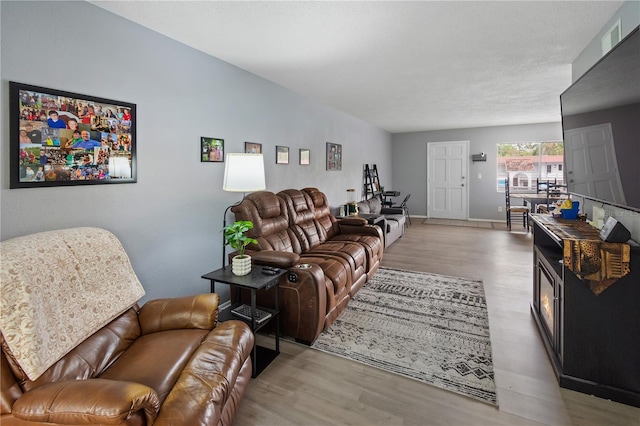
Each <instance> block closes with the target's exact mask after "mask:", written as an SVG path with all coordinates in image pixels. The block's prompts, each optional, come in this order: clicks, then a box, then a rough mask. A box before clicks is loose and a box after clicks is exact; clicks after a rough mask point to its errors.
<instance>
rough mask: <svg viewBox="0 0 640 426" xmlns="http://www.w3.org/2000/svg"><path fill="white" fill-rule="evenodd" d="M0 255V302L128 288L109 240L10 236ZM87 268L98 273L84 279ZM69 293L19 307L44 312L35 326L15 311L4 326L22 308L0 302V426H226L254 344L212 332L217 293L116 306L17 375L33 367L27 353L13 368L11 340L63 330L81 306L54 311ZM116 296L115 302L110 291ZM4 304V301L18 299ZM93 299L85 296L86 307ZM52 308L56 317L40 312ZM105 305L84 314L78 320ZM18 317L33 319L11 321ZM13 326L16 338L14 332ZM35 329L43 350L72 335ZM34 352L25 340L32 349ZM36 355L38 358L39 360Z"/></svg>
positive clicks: (84, 232) (242, 336) (127, 268)
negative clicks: (56, 355)
mask: <svg viewBox="0 0 640 426" xmlns="http://www.w3.org/2000/svg"><path fill="white" fill-rule="evenodd" d="M1 251H2V265H1V270H2V292H3V299H5V298H6V299H10V297H13V296H11V291H12V290H15V289H18V288H19V287H20V286H27V287H29V288H31V289H32V290H33V291H35V292H48V291H56V290H57V289H58V288H61V287H64V286H67V285H70V286H75V284H80V287H82V288H87V290H86V292H91V291H93V290H96V291H97V292H98V293H97V294H98V296H102V293H108V290H109V288H114V287H118V286H119V285H120V284H121V282H122V281H123V277H127V276H129V278H130V279H131V282H132V283H133V284H137V285H139V282H138V281H137V278H136V277H135V274H134V273H133V269H132V268H131V265H130V263H129V259H128V257H127V256H126V253H125V252H124V249H123V248H122V246H121V245H120V244H119V242H118V240H117V239H116V238H115V236H113V234H111V233H107V231H104V230H101V229H98V228H71V229H69V230H61V231H52V232H47V233H40V234H34V235H30V236H26V237H19V238H15V239H13V240H7V241H3V242H2V250H1ZM98 270H102V271H103V273H104V274H103V275H101V276H96V275H98V274H97V273H96V271H98ZM118 274H120V275H118ZM131 274H133V275H131ZM113 276H118V280H117V282H113V281H110V278H111V277H113ZM125 279H126V278H125ZM84 280H86V281H93V282H95V284H96V285H95V286H93V288H91V289H90V288H88V287H90V286H88V285H84V283H82V281H84ZM73 288H76V287H73ZM140 289H141V286H140ZM141 291H142V294H144V292H143V290H141ZM81 292H82V293H83V294H79V295H78V294H73V293H69V292H66V293H65V294H64V295H60V296H61V297H60V300H50V299H51V298H48V297H42V298H41V297H38V294H33V297H29V298H28V300H27V301H26V302H25V303H26V305H29V304H33V305H35V304H37V303H40V305H45V306H44V308H43V310H44V312H46V314H45V315H43V316H42V317H41V318H40V319H38V318H36V317H37V316H38V315H39V312H40V313H41V312H43V310H40V311H39V312H38V311H37V310H33V309H26V310H25V311H24V315H22V314H20V315H17V316H15V315H14V317H16V318H14V320H11V318H10V317H11V316H12V315H11V314H12V311H18V310H19V309H22V307H18V306H15V307H12V306H7V305H6V304H5V303H4V302H5V301H4V300H3V305H2V309H3V310H2V316H3V319H2V335H1V336H0V339H1V344H2V356H1V363H2V365H1V369H2V372H1V384H0V385H1V400H0V409H1V416H0V424H2V425H3V426H9V425H18V426H26V425H45V424H46V425H63V424H65V425H66V424H74V425H81V424H110V425H117V424H126V425H152V424H154V425H181V426H184V425H205V424H206V425H230V424H232V422H233V417H234V415H235V413H236V411H237V409H238V405H239V403H240V400H241V398H242V396H243V394H244V391H245V389H246V387H247V385H248V383H249V382H250V380H251V357H250V353H251V349H252V347H253V341H254V336H253V334H252V333H251V331H250V329H249V327H248V326H247V325H246V324H244V323H243V322H240V321H227V322H224V323H218V322H217V319H218V303H219V296H218V295H217V294H211V293H209V294H201V295H195V296H187V297H181V298H174V299H158V300H152V301H149V302H147V303H145V304H144V305H143V306H142V307H139V306H138V305H137V304H134V305H133V307H130V308H126V307H125V308H124V310H122V309H121V310H120V312H122V311H124V313H120V314H117V315H116V317H115V319H113V320H110V321H108V323H106V325H104V326H101V327H99V328H98V330H97V331H95V332H94V333H93V334H91V335H90V336H89V337H88V338H86V339H84V340H82V341H81V342H80V343H79V344H77V345H76V346H75V347H73V348H72V350H71V351H70V352H68V353H66V355H64V356H62V358H60V359H59V360H57V361H56V362H54V363H53V364H52V365H51V366H50V367H48V368H46V365H49V364H46V365H45V366H44V367H42V369H43V370H44V369H45V368H46V370H45V371H44V372H42V373H41V374H39V375H38V377H33V378H32V379H30V378H29V376H28V374H27V373H26V372H25V371H29V370H27V369H26V367H25V368H23V367H22V366H25V365H27V364H28V365H29V367H32V365H31V364H30V361H33V359H29V354H27V358H26V359H25V360H23V361H22V363H20V364H19V362H18V359H19V358H20V357H19V356H17V355H19V353H20V352H19V351H18V349H16V348H19V347H21V346H24V345H25V341H28V336H26V337H25V338H23V341H20V339H19V335H20V333H23V334H30V333H31V332H32V331H33V330H31V329H30V328H29V326H30V325H32V324H30V321H31V320H32V319H33V320H34V321H35V322H42V321H44V322H45V323H46V321H49V320H50V321H53V320H55V319H60V318H63V320H62V321H66V322H67V323H72V321H73V317H75V316H79V315H81V314H82V312H80V311H81V310H84V309H83V308H84V307H85V306H86V305H84V303H82V304H81V305H82V306H80V307H79V308H78V307H76V308H69V310H68V311H66V310H65V308H64V306H73V305H66V301H65V300H63V299H64V298H65V297H68V298H69V299H74V298H80V297H82V296H84V293H85V291H84V290H81ZM117 293H122V291H121V288H118V291H117ZM14 296H15V298H17V299H16V300H19V299H20V298H23V297H24V296H23V295H22V294H17V295H14ZM117 296H118V294H114V296H113V297H116V298H117ZM96 297H97V296H92V295H89V296H88V297H87V302H89V303H91V301H92V300H94V299H95V298H96ZM72 302H73V301H71V302H70V303H72ZM54 304H61V305H62V306H63V307H62V308H61V309H55V312H51V311H50V310H51V307H52V306H54ZM109 304H111V302H107V303H100V304H96V305H97V306H90V307H89V309H91V315H90V316H89V317H88V318H89V320H90V319H91V317H92V316H94V315H95V314H96V313H98V314H99V313H100V312H102V311H103V310H105V309H107V308H109V306H107V305H109ZM26 305H25V306H26ZM127 306H130V305H127ZM118 309H119V308H118ZM21 317H24V318H27V317H33V318H29V320H28V321H22V318H21ZM54 317H55V318H54ZM24 325H27V328H26V329H24V330H23V329H22V326H24ZM40 328H42V327H40ZM36 331H44V332H47V331H48V332H50V333H51V334H54V338H53V339H51V342H50V344H52V345H53V347H55V345H56V344H57V343H58V342H59V341H60V339H64V340H68V339H72V338H74V337H75V336H74V333H73V332H71V333H67V330H65V327H57V328H55V329H52V330H42V329H40V330H36ZM43 336H44V338H47V337H48V336H47V335H46V334H43ZM40 343H42V342H41V341H40V339H37V345H36V346H38V345H40ZM12 349H16V351H13V350H12ZM36 349H37V347H36ZM43 353H44V355H45V356H46V355H47V353H50V351H44V352H43ZM31 355H32V356H33V357H35V354H31ZM32 376H33V374H32Z"/></svg>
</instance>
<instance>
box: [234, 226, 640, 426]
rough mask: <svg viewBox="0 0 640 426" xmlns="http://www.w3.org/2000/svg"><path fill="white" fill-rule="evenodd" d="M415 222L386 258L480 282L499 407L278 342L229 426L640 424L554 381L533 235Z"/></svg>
mask: <svg viewBox="0 0 640 426" xmlns="http://www.w3.org/2000/svg"><path fill="white" fill-rule="evenodd" d="M421 222H422V221H421V220H413V225H412V226H411V227H410V228H408V229H407V230H406V232H405V235H404V237H402V238H401V239H400V240H398V241H397V242H396V243H394V244H393V245H392V246H391V247H390V248H389V249H387V252H386V253H385V256H384V259H383V265H384V266H388V267H393V268H401V269H409V270H416V271H425V272H435V273H440V274H446V275H453V276H460V277H467V278H476V279H482V280H483V281H484V287H485V293H486V296H487V304H488V310H489V323H490V331H491V344H492V350H493V362H494V369H495V379H496V384H497V386H498V403H499V405H500V407H499V408H495V407H493V406H490V405H487V404H484V403H482V402H478V401H475V400H472V399H469V398H466V397H463V396H459V395H457V394H454V393H451V392H447V391H444V390H441V389H438V388H436V387H433V386H429V385H427V384H424V383H421V382H418V381H415V380H412V379H407V378H404V377H401V376H398V375H395V374H392V373H387V372H385V371H381V370H378V369H376V368H373V367H368V366H365V365H362V364H359V363H356V362H353V361H349V360H346V359H343V358H339V357H337V356H334V355H329V354H325V353H322V352H320V351H316V350H314V349H310V348H308V347H304V346H302V345H298V344H295V343H290V342H286V341H283V342H282V343H281V354H280V356H279V357H278V358H277V359H276V360H275V361H274V362H273V363H272V364H271V365H270V366H269V367H268V368H267V369H266V370H265V371H264V372H263V373H262V374H261V375H260V376H258V378H256V379H254V380H253V381H252V383H251V384H250V385H249V388H248V390H247V393H246V394H245V397H244V399H243V401H242V402H241V404H240V410H239V412H238V414H237V416H236V420H235V425H238V426H240V425H347V424H349V425H447V426H458V425H461V426H462V425H581V426H582V425H585V426H586V425H594V426H596V425H597V426H600V425H625V426H627V425H632V426H635V425H639V426H640V409H638V408H634V407H630V406H626V405H623V404H619V403H615V402H611V401H607V400H603V399H600V398H596V397H593V396H590V395H585V394H581V393H578V392H573V391H569V390H566V389H561V388H560V387H559V386H558V383H557V381H556V379H555V376H554V374H553V371H552V369H551V365H550V362H549V360H548V358H547V355H546V353H545V351H544V348H543V346H542V341H541V340H540V337H539V335H538V331H537V329H536V327H535V324H534V322H533V319H532V317H531V314H530V312H529V302H530V300H531V294H532V274H533V266H532V262H533V260H532V238H531V235H530V234H527V233H524V232H511V233H509V232H507V231H504V230H496V229H486V228H476V227H464V226H445V225H433V224H423V223H421ZM514 229H515V228H514Z"/></svg>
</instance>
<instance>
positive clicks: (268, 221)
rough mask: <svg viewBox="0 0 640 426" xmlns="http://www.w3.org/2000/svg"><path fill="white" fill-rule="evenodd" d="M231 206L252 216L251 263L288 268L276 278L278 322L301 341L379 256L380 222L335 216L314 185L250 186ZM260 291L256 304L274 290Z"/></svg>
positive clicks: (326, 321) (331, 315)
mask: <svg viewBox="0 0 640 426" xmlns="http://www.w3.org/2000/svg"><path fill="white" fill-rule="evenodd" d="M231 211H232V212H233V213H234V214H235V218H236V220H250V221H251V222H253V225H254V228H253V230H251V231H250V232H249V235H250V236H251V237H252V238H255V239H256V240H257V241H258V244H257V245H251V246H249V250H248V251H247V252H248V253H249V254H250V255H251V256H252V259H253V262H254V264H256V265H268V266H275V267H279V268H286V269H288V273H287V274H286V275H284V276H283V277H282V278H281V279H280V310H281V321H280V324H281V328H282V332H283V333H284V334H286V335H289V336H291V337H294V338H295V339H296V340H298V341H300V342H303V343H307V344H310V343H312V342H313V341H314V340H315V339H316V338H317V337H318V335H319V334H320V333H321V332H322V331H323V330H324V329H326V328H327V327H329V326H330V325H331V323H332V322H333V321H334V320H335V319H336V318H337V317H338V316H339V315H340V314H341V313H342V311H343V310H344V309H345V307H346V306H347V303H348V302H349V300H350V299H351V298H352V297H353V296H354V295H355V294H356V293H357V291H358V290H359V289H360V288H362V286H363V285H364V284H365V283H366V282H367V281H368V280H369V279H371V277H372V276H373V274H375V272H376V271H377V269H378V267H379V266H380V262H381V261H382V255H383V250H384V247H383V237H382V231H381V230H380V228H378V227H376V226H370V225H367V222H366V220H364V219H361V218H346V219H343V220H340V221H338V220H337V219H336V218H335V217H334V216H333V215H332V214H331V212H330V209H329V203H328V201H327V197H326V196H325V194H324V193H322V192H320V191H319V190H318V189H316V188H304V189H302V190H297V189H287V190H284V191H281V192H279V193H278V194H274V193H272V192H268V191H260V192H254V193H251V194H249V195H247V196H246V197H245V198H244V200H243V201H242V202H241V203H240V204H239V205H237V206H234V207H233V208H232V209H231ZM261 293H262V294H261ZM258 295H259V297H260V296H263V297H262V298H260V299H259V300H258V301H259V303H260V304H264V305H266V306H270V304H272V299H273V295H269V294H264V292H260V293H258Z"/></svg>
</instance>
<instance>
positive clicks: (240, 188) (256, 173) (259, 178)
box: [222, 153, 267, 268]
mask: <svg viewBox="0 0 640 426" xmlns="http://www.w3.org/2000/svg"><path fill="white" fill-rule="evenodd" d="M266 188H267V186H266V183H265V178H264V158H263V157H262V154H240V153H231V154H227V158H226V161H225V164H224V181H223V183H222V189H223V190H224V191H228V192H243V193H244V194H243V195H242V199H244V197H245V195H246V194H247V192H254V191H263V190H265V189H266ZM241 202H242V200H240V201H238V202H237V203H235V204H232V205H230V206H229V207H227V208H226V209H225V211H224V215H223V217H222V227H223V229H224V227H226V226H227V213H228V212H229V209H231V208H232V207H235V206H237V205H239V204H240V203H241ZM226 256H227V244H226V242H225V240H224V234H223V236H222V267H223V268H225V265H226V260H225V257H226Z"/></svg>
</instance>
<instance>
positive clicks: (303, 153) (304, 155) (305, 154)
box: [300, 148, 311, 166]
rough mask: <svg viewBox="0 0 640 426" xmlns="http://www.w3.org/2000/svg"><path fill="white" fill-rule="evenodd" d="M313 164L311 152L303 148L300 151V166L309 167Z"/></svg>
mask: <svg viewBox="0 0 640 426" xmlns="http://www.w3.org/2000/svg"><path fill="white" fill-rule="evenodd" d="M309 164H311V150H309V149H306V148H302V149H300V165H301V166H308V165H309Z"/></svg>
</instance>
